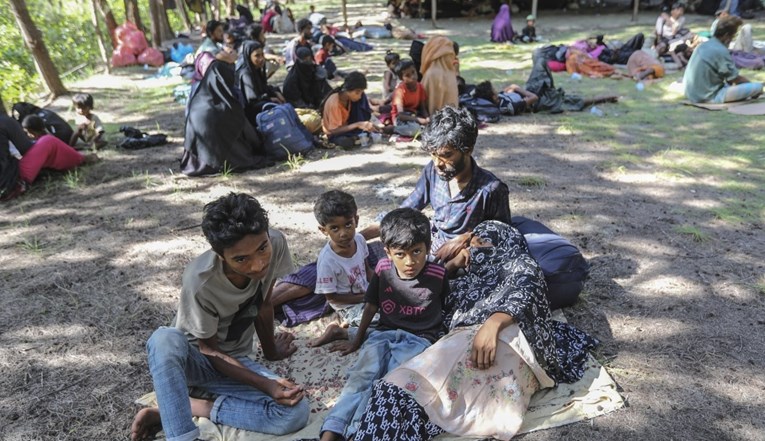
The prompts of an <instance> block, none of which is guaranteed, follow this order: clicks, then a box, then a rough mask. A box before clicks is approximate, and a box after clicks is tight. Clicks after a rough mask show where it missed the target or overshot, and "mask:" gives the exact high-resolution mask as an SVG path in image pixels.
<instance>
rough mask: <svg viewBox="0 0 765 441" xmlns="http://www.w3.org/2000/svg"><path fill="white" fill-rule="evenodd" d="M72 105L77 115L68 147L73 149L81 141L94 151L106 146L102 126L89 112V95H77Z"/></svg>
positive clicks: (91, 106)
mask: <svg viewBox="0 0 765 441" xmlns="http://www.w3.org/2000/svg"><path fill="white" fill-rule="evenodd" d="M72 104H74V108H75V109H77V115H76V116H75V117H74V125H75V130H74V134H73V135H72V139H71V140H69V145H70V146H72V147H74V146H75V145H77V142H78V141H79V140H80V139H81V140H83V141H84V142H85V144H88V146H89V147H92V148H94V149H100V148H102V147H104V146H106V140H104V139H103V136H104V126H103V124H101V120H100V119H99V118H98V116H96V114H95V113H92V112H91V111H92V110H93V96H91V95H90V94H89V93H78V94H77V95H75V96H74V97H73V98H72Z"/></svg>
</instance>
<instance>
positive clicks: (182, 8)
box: [175, 0, 194, 32]
mask: <svg viewBox="0 0 765 441" xmlns="http://www.w3.org/2000/svg"><path fill="white" fill-rule="evenodd" d="M175 4H176V7H177V8H178V15H180V16H181V20H183V24H184V25H185V26H186V29H188V30H189V32H191V31H193V30H194V26H193V25H192V24H191V20H189V13H188V11H186V0H175Z"/></svg>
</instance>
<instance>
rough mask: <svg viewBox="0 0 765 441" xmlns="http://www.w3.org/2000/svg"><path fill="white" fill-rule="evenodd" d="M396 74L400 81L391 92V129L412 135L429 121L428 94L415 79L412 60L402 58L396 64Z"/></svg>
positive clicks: (415, 70) (415, 73) (415, 71)
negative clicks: (392, 126) (392, 125)
mask: <svg viewBox="0 0 765 441" xmlns="http://www.w3.org/2000/svg"><path fill="white" fill-rule="evenodd" d="M396 75H397V76H398V78H399V79H400V80H401V82H400V83H399V84H398V86H396V90H395V91H394V92H393V105H392V106H391V117H392V118H393V124H394V129H393V131H394V132H396V133H398V134H399V135H404V136H414V135H416V134H417V132H419V131H420V129H421V127H420V126H421V125H425V124H427V123H428V122H429V121H430V118H429V114H428V96H427V94H426V93H425V88H424V87H423V86H422V84H421V83H420V82H419V81H417V68H416V67H415V66H414V61H412V60H404V61H401V62H399V63H398V64H397V65H396Z"/></svg>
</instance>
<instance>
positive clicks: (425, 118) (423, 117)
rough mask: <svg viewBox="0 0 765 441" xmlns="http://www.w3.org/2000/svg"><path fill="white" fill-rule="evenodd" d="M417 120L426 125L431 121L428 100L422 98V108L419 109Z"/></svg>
mask: <svg viewBox="0 0 765 441" xmlns="http://www.w3.org/2000/svg"><path fill="white" fill-rule="evenodd" d="M417 115H419V117H417V122H418V123H420V124H422V125H425V124H427V123H429V122H430V113H428V101H427V100H422V101H420V108H419V109H417Z"/></svg>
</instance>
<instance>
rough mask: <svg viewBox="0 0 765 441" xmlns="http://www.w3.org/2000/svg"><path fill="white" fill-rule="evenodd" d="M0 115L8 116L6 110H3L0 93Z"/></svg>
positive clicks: (3, 105)
mask: <svg viewBox="0 0 765 441" xmlns="http://www.w3.org/2000/svg"><path fill="white" fill-rule="evenodd" d="M0 115H2V116H8V111H7V110H5V104H4V103H3V96H2V95H0Z"/></svg>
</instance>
